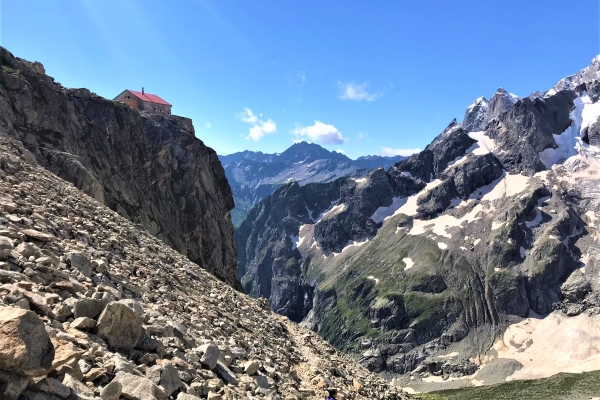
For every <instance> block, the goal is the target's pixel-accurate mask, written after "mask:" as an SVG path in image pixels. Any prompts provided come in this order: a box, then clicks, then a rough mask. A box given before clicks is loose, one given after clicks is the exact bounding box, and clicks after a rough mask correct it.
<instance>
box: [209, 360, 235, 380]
mask: <svg viewBox="0 0 600 400" xmlns="http://www.w3.org/2000/svg"><path fill="white" fill-rule="evenodd" d="M213 371H214V372H215V374H217V376H218V377H219V378H221V379H222V380H223V381H225V382H226V383H232V384H237V382H238V379H237V376H236V375H235V374H234V373H233V371H231V370H230V369H229V368H227V366H225V364H223V363H222V362H221V361H217V365H216V367H215V368H214V370H213Z"/></svg>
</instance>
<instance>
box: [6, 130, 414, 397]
mask: <svg viewBox="0 0 600 400" xmlns="http://www.w3.org/2000/svg"><path fill="white" fill-rule="evenodd" d="M0 208H1V210H2V212H1V213H0V391H1V393H0V397H1V398H2V399H6V400H13V399H14V400H17V399H21V400H33V399H36V400H38V399H44V400H57V399H102V400H118V399H122V398H124V399H129V400H164V399H175V398H176V399H178V400H194V399H196V400H197V399H199V398H200V399H205V398H206V399H212V400H219V399H257V398H270V399H304V398H306V399H313V398H314V399H316V398H321V397H323V395H324V393H323V389H324V388H326V387H332V386H334V387H337V388H338V389H339V390H341V391H343V392H344V393H345V395H346V397H345V398H350V399H363V398H364V399H374V398H376V399H403V398H407V397H406V396H405V395H402V394H400V393H398V391H397V389H394V388H393V387H391V386H390V385H389V384H388V383H387V382H385V381H383V380H382V379H380V378H379V377H376V376H374V375H371V374H370V373H369V372H368V371H367V370H365V369H364V368H362V367H361V366H359V365H358V364H356V363H355V362H354V361H353V360H352V359H351V358H349V357H348V356H346V355H343V354H340V353H339V352H337V351H336V350H334V349H333V348H332V347H331V346H329V345H328V344H326V343H325V342H324V341H323V340H322V339H320V338H319V337H318V336H316V335H315V334H313V333H311V332H309V331H307V330H304V329H302V328H300V327H298V326H297V325H295V324H294V323H291V322H290V321H289V320H288V319H287V318H285V317H281V316H278V315H276V314H274V313H272V312H271V311H269V309H268V306H267V304H266V303H265V302H264V301H262V300H254V299H252V298H250V297H248V296H246V295H244V294H241V293H239V292H237V291H236V290H234V289H232V288H231V287H229V286H228V285H226V284H224V283H222V282H221V281H219V280H217V279H215V278H214V277H213V276H211V275H210V274H209V273H208V272H206V271H205V270H204V269H202V268H199V267H198V265H196V264H194V263H192V262H190V261H189V260H188V259H187V258H185V257H184V256H182V255H181V254H179V253H177V252H176V251H174V250H172V249H171V248H169V247H167V246H166V245H165V244H164V243H162V242H161V241H160V240H158V239H157V238H156V237H154V236H152V235H150V234H148V233H147V232H146V231H144V230H140V229H138V228H137V227H135V226H134V225H133V224H132V223H130V222H129V221H127V220H126V219H124V218H123V217H121V216H119V215H117V214H116V213H115V212H113V211H111V210H109V209H108V208H106V207H105V206H104V205H102V204H101V203H99V202H98V201H96V200H94V199H92V198H90V197H88V196H87V195H85V194H84V193H82V192H81V191H79V190H78V189H76V188H75V187H73V186H72V185H70V184H69V183H67V182H65V181H63V180H62V179H60V178H58V177H56V176H55V175H54V174H53V173H52V172H50V171H48V170H46V169H44V168H42V167H40V166H38V165H37V163H36V160H35V157H34V156H33V155H32V154H31V153H30V152H28V151H27V150H26V149H25V148H24V147H23V146H22V144H21V143H20V142H18V141H15V140H12V139H9V138H6V137H5V136H0Z"/></svg>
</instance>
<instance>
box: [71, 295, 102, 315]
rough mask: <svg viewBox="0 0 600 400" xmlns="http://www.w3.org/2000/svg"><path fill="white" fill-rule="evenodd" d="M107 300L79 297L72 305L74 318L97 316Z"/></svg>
mask: <svg viewBox="0 0 600 400" xmlns="http://www.w3.org/2000/svg"><path fill="white" fill-rule="evenodd" d="M108 303H109V302H108V301H105V300H97V299H90V298H85V299H79V300H77V301H76V303H75V305H74V306H73V315H74V317H75V318H80V317H88V318H92V319H95V318H98V315H100V313H101V312H102V310H104V307H106V305H107V304H108Z"/></svg>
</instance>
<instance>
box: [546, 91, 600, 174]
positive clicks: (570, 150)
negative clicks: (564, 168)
mask: <svg viewBox="0 0 600 400" xmlns="http://www.w3.org/2000/svg"><path fill="white" fill-rule="evenodd" d="M569 117H570V118H571V121H573V122H572V123H571V126H569V127H568V128H567V129H566V130H565V131H564V132H563V133H561V134H559V135H554V140H555V141H556V144H557V148H555V149H553V148H548V149H545V150H543V151H542V152H540V153H539V156H540V160H541V161H542V163H543V164H544V165H545V166H546V168H552V166H553V165H555V164H560V163H564V162H565V161H566V160H567V159H568V158H570V157H572V156H576V155H577V154H579V151H578V150H579V147H580V146H581V145H582V143H583V142H582V141H581V137H582V136H583V133H584V131H585V130H586V129H587V128H588V127H589V126H590V125H591V124H593V123H594V122H596V121H597V120H598V118H599V117H600V102H596V103H592V101H591V100H590V98H589V96H588V95H587V93H585V92H584V94H583V95H582V96H580V97H578V98H576V99H575V108H574V109H573V111H571V113H570V114H569Z"/></svg>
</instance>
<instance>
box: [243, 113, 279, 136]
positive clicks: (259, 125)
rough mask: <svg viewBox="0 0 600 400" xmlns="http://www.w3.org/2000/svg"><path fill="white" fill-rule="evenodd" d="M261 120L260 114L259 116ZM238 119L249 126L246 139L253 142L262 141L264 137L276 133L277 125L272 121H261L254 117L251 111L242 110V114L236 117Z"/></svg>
mask: <svg viewBox="0 0 600 400" xmlns="http://www.w3.org/2000/svg"><path fill="white" fill-rule="evenodd" d="M259 116H260V117H261V118H262V113H260V114H259ZM237 117H238V118H239V119H241V120H242V121H244V122H247V123H249V124H251V125H252V126H251V127H250V131H249V132H248V136H246V139H252V140H254V141H258V140H260V139H262V138H263V137H264V136H265V135H271V134H273V133H275V132H277V124H276V123H275V121H273V120H272V119H270V118H269V119H267V120H266V121H263V120H262V119H259V118H258V116H256V115H255V114H254V113H253V112H252V110H251V109H249V108H244V112H242V113H240V114H238V115H237Z"/></svg>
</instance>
